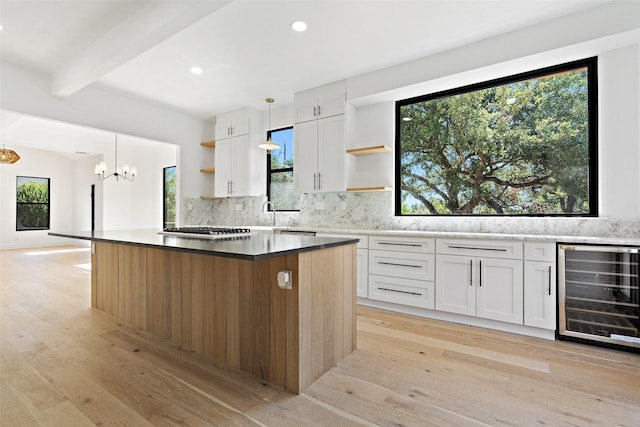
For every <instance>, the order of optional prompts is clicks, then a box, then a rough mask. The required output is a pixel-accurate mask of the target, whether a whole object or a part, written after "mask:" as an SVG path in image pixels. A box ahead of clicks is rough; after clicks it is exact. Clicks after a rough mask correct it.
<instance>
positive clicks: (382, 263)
mask: <svg viewBox="0 0 640 427" xmlns="http://www.w3.org/2000/svg"><path fill="white" fill-rule="evenodd" d="M378 264H381V265H395V266H398V267H412V268H422V266H421V265H412V264H397V263H395V262H383V261H378Z"/></svg>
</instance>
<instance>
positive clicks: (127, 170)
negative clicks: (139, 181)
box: [95, 134, 138, 181]
mask: <svg viewBox="0 0 640 427" xmlns="http://www.w3.org/2000/svg"><path fill="white" fill-rule="evenodd" d="M115 164H116V171H115V172H114V173H112V174H109V175H107V176H105V175H104V173H105V172H106V171H107V164H106V163H105V162H104V161H102V162H100V163H98V164H97V165H96V168H95V174H96V175H98V181H104V180H105V179H108V178H111V177H112V176H113V177H115V179H116V181H118V180H119V179H120V178H122V179H123V180H125V181H133V180H134V179H135V178H136V175H137V174H138V169H136V167H135V166H129V165H127V164H125V165H123V166H120V165H118V134H116V163H115Z"/></svg>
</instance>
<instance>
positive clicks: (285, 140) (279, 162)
mask: <svg viewBox="0 0 640 427" xmlns="http://www.w3.org/2000/svg"><path fill="white" fill-rule="evenodd" d="M269 133H270V135H271V140H272V141H273V142H275V143H277V144H278V145H279V146H280V149H278V150H271V169H282V168H292V167H293V128H292V127H291V128H286V129H279V130H274V131H271V132H269Z"/></svg>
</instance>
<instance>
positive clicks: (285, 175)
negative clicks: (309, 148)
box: [267, 126, 300, 211]
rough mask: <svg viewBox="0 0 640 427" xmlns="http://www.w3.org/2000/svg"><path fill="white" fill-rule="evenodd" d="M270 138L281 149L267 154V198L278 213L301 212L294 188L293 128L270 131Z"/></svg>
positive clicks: (268, 134)
mask: <svg viewBox="0 0 640 427" xmlns="http://www.w3.org/2000/svg"><path fill="white" fill-rule="evenodd" d="M269 137H270V139H271V140H272V141H273V142H275V143H276V144H278V145H279V146H280V148H279V149H277V150H271V151H270V152H269V153H268V154H267V198H268V200H269V201H271V202H273V204H274V205H275V209H276V211H299V210H300V195H299V194H297V193H296V192H295V189H294V186H293V156H294V153H293V126H289V127H286V128H280V129H273V130H269V131H268V132H267V138H268V139H269ZM269 209H272V207H271V206H269Z"/></svg>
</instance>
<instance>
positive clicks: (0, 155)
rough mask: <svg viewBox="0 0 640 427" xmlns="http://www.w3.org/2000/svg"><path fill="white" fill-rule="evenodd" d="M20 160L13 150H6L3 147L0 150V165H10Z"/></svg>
mask: <svg viewBox="0 0 640 427" xmlns="http://www.w3.org/2000/svg"><path fill="white" fill-rule="evenodd" d="M18 160H20V156H18V153H16V152H15V151H13V150H7V149H6V148H5V147H4V145H3V146H2V148H0V163H4V164H6V165H12V164H14V163H15V162H17V161H18Z"/></svg>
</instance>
